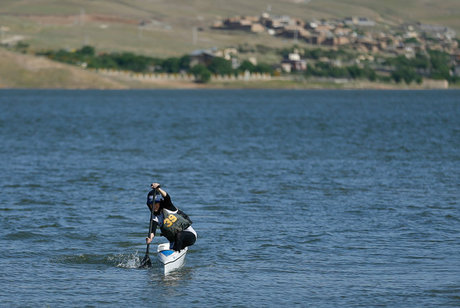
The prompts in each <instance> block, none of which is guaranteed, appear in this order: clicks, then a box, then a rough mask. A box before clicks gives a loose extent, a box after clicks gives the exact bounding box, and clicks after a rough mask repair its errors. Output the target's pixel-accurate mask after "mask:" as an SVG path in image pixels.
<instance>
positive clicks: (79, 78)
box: [0, 49, 127, 89]
mask: <svg viewBox="0 0 460 308" xmlns="http://www.w3.org/2000/svg"><path fill="white" fill-rule="evenodd" d="M0 59H1V60H0V88H67V89H69V88H73V89H88V88H98V89H124V88H127V86H126V85H124V84H122V83H120V82H117V81H114V80H111V79H109V78H105V77H103V76H100V75H98V74H95V73H91V72H88V71H84V70H82V69H79V68H77V67H74V66H70V65H65V64H62V63H57V62H53V61H50V60H48V59H45V58H41V57H34V56H30V55H22V54H18V53H13V52H10V51H6V50H4V49H0Z"/></svg>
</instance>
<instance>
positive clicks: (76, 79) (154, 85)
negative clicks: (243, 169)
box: [0, 48, 460, 90]
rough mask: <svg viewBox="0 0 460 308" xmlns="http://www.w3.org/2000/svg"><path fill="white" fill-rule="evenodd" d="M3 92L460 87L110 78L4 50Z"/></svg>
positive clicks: (0, 59) (0, 67)
mask: <svg viewBox="0 0 460 308" xmlns="http://www.w3.org/2000/svg"><path fill="white" fill-rule="evenodd" d="M0 72H2V73H0V89H69V90H71V89H88V90H122V89H126V90H128V89H132V90H136V89H138V90H142V89H145V90H148V89H184V90H187V89H190V90H191V89H223V90H242V89H259V90H260V89H274V90H275V89H277V90H447V89H460V83H455V84H448V83H447V81H443V80H424V81H423V83H422V84H420V85H419V84H410V85H407V84H405V83H401V84H396V83H383V82H371V81H368V80H344V79H331V78H314V77H311V78H308V79H307V78H304V77H302V76H296V75H291V76H281V77H276V76H275V77H273V76H272V77H271V78H270V79H268V80H211V81H210V82H209V83H206V84H202V83H196V82H194V81H192V80H177V79H176V80H173V79H172V78H169V77H166V78H163V79H148V78H145V77H143V76H142V75H141V76H138V75H137V74H124V75H123V74H121V75H110V74H105V73H103V72H97V71H90V70H85V69H82V68H79V67H75V66H72V65H68V64H64V63H58V62H54V61H51V60H49V59H46V58H44V57H35V56H31V55H27V54H18V53H13V52H11V51H7V50H5V49H1V48H0Z"/></svg>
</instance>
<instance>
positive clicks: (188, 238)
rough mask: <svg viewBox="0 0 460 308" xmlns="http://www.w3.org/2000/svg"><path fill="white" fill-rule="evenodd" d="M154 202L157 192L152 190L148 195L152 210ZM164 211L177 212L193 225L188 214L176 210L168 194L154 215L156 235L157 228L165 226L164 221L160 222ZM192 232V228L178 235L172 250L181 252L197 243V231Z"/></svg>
mask: <svg viewBox="0 0 460 308" xmlns="http://www.w3.org/2000/svg"><path fill="white" fill-rule="evenodd" d="M154 200H155V190H151V191H150V192H149V193H148V195H147V206H148V207H149V209H150V210H153V204H154ZM163 209H167V210H168V211H171V212H176V211H177V214H179V215H181V216H182V217H184V218H185V219H187V220H188V221H190V224H191V223H192V221H191V219H190V218H189V217H188V216H187V214H185V213H184V212H182V211H181V210H179V209H178V208H176V207H175V206H174V204H173V203H172V202H171V197H170V196H169V194H166V196H165V197H164V198H163V200H161V201H160V208H159V209H158V211H157V212H154V213H153V215H154V219H153V221H152V223H153V225H152V232H154V233H155V230H156V228H157V226H158V225H159V224H160V226H161V225H162V224H163V222H162V221H161V222H160V221H158V220H159V219H161V217H162V215H161V214H162V213H163ZM191 230H193V228H191V226H190V227H189V228H187V229H186V230H182V231H180V232H179V233H177V234H176V237H175V238H174V241H173V242H174V244H173V247H171V248H172V249H173V250H176V251H180V250H182V249H184V248H185V247H187V246H192V245H193V244H194V243H195V241H196V235H195V233H194V232H195V230H193V232H192V231H191Z"/></svg>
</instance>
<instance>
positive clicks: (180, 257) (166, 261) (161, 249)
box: [157, 243, 188, 275]
mask: <svg viewBox="0 0 460 308" xmlns="http://www.w3.org/2000/svg"><path fill="white" fill-rule="evenodd" d="M169 246H170V243H163V244H160V245H158V249H157V252H158V260H160V263H161V265H162V266H163V272H164V274H165V275H166V274H168V273H169V272H171V271H173V270H176V269H178V268H180V267H182V265H184V262H185V255H186V254H187V250H188V247H185V248H184V249H182V250H181V251H174V250H172V249H169Z"/></svg>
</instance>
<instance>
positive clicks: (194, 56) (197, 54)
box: [189, 48, 217, 67]
mask: <svg viewBox="0 0 460 308" xmlns="http://www.w3.org/2000/svg"><path fill="white" fill-rule="evenodd" d="M216 52H217V49H216V48H212V49H199V50H195V51H192V52H191V53H190V54H189V57H190V66H191V67H193V66H195V65H198V64H202V65H205V66H208V65H209V64H210V63H211V62H212V60H213V59H214V58H215V57H216Z"/></svg>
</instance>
